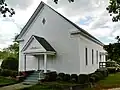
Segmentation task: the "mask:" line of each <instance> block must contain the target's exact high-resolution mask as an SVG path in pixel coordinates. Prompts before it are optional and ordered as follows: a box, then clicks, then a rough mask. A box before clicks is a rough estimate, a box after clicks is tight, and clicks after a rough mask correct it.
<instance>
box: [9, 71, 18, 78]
mask: <svg viewBox="0 0 120 90" xmlns="http://www.w3.org/2000/svg"><path fill="white" fill-rule="evenodd" d="M17 75H18V72H17V71H11V75H10V76H11V77H14V78H16V76H17Z"/></svg>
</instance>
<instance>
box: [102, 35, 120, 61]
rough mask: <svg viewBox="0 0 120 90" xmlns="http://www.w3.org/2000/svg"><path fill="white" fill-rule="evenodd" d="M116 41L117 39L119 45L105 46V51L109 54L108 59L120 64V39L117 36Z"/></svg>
mask: <svg viewBox="0 0 120 90" xmlns="http://www.w3.org/2000/svg"><path fill="white" fill-rule="evenodd" d="M115 39H117V43H113V44H111V43H110V44H109V45H105V46H104V49H105V50H106V51H107V52H108V59H110V60H114V61H117V62H119V63H120V37H119V36H117V37H116V38H115Z"/></svg>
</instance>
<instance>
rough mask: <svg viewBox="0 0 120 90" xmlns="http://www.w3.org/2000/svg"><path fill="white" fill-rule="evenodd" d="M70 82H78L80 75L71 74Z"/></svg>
mask: <svg viewBox="0 0 120 90" xmlns="http://www.w3.org/2000/svg"><path fill="white" fill-rule="evenodd" d="M70 80H71V81H72V82H77V81H78V75H77V74H71V77H70Z"/></svg>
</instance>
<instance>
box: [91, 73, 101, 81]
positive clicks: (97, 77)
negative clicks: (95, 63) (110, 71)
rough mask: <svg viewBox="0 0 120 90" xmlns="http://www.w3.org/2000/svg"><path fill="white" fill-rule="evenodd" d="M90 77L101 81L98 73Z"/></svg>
mask: <svg viewBox="0 0 120 90" xmlns="http://www.w3.org/2000/svg"><path fill="white" fill-rule="evenodd" d="M90 78H95V80H94V81H95V82H97V81H99V80H100V76H99V75H98V74H95V73H94V74H92V75H91V77H90Z"/></svg>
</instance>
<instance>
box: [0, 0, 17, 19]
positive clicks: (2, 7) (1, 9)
mask: <svg viewBox="0 0 120 90" xmlns="http://www.w3.org/2000/svg"><path fill="white" fill-rule="evenodd" d="M0 13H1V14H2V15H3V17H6V16H7V13H9V17H12V16H13V15H14V14H15V11H14V9H13V8H8V5H7V4H6V3H5V0H0Z"/></svg>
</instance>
